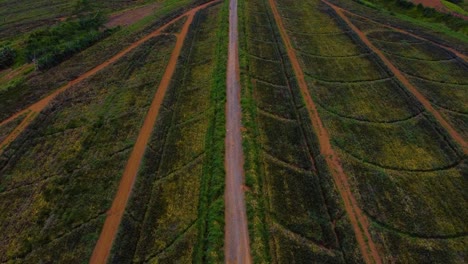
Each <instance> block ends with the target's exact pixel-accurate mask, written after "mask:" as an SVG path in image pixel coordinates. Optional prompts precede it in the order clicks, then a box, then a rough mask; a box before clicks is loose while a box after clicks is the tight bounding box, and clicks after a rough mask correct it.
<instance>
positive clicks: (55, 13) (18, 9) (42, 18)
mask: <svg viewBox="0 0 468 264" xmlns="http://www.w3.org/2000/svg"><path fill="white" fill-rule="evenodd" d="M151 2H155V1H154V0H153V1H151V0H142V1H130V0H117V1H115V0H114V1H86V0H76V1H66V0H52V1H50V0H48V1H44V0H38V1H26V0H20V1H12V0H5V1H1V2H0V17H1V18H2V19H1V21H0V28H1V29H0V39H1V40H4V39H8V38H12V37H17V36H18V34H23V33H28V32H30V31H32V30H35V29H37V28H39V27H41V26H47V25H51V24H55V23H58V22H59V21H61V20H63V19H66V18H68V17H71V16H73V15H76V13H77V12H80V10H82V11H95V10H100V11H102V12H105V13H111V12H115V11H118V10H124V9H128V8H133V7H135V6H137V5H144V4H148V3H151ZM156 2H157V1H156ZM83 9H84V10H83ZM0 42H1V41H0Z"/></svg>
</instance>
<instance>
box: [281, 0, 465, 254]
mask: <svg viewBox="0 0 468 264" xmlns="http://www.w3.org/2000/svg"><path fill="white" fill-rule="evenodd" d="M277 2H278V4H279V7H280V8H281V7H282V8H281V9H280V10H281V13H282V14H286V15H285V16H286V17H290V19H289V21H291V20H292V19H293V17H294V19H295V20H297V21H303V20H308V19H309V18H311V20H312V21H313V22H311V23H315V24H314V25H315V27H310V26H306V25H308V23H305V24H304V25H300V24H299V23H293V22H291V23H285V25H286V28H287V29H288V30H289V31H290V32H292V31H294V32H296V31H299V32H303V33H304V36H307V35H310V37H308V38H310V39H312V38H321V37H323V36H326V37H327V38H331V36H332V37H335V36H340V35H339V34H333V35H319V34H316V33H318V32H322V30H321V26H320V23H323V24H324V27H325V28H327V30H328V31H329V32H337V31H339V30H342V31H343V32H348V31H349V30H350V28H348V27H347V26H346V25H345V24H344V22H343V21H340V20H339V19H337V17H338V16H337V15H336V14H335V13H334V12H333V11H331V10H330V9H328V7H327V6H326V5H325V4H323V3H320V2H319V1H313V2H310V1H309V2H307V3H302V2H297V1H290V0H278V1H277ZM313 3H315V4H313ZM291 10H292V11H291ZM288 12H291V14H294V15H291V14H290V15H288V14H287V13H288ZM290 25H294V26H295V28H293V27H291V26H290ZM370 34H375V33H370ZM351 35H354V34H351ZM397 37H398V36H396V35H395V34H393V35H389V37H388V38H384V39H383V40H384V41H382V45H386V43H387V42H392V41H393V40H394V39H396V38H397ZM350 39H351V41H346V42H345V41H342V40H340V43H341V45H342V49H343V50H353V49H356V48H361V47H362V45H363V43H362V42H361V41H360V40H359V39H358V38H356V37H355V36H350ZM327 41H330V40H327ZM337 41H339V40H338V39H337ZM411 41H412V40H409V41H408V42H411ZM293 42H295V45H296V47H297V49H300V50H301V52H304V53H308V49H310V50H311V51H310V53H313V52H316V51H317V50H318V48H313V47H310V46H311V45H313V44H311V43H319V42H317V41H316V40H310V41H308V40H305V39H302V40H301V41H296V40H295V39H294V38H293ZM302 43H307V45H305V44H302ZM418 46H419V45H418ZM324 52H325V53H324V54H323V55H329V54H327V53H326V51H324ZM297 54H298V56H299V57H300V59H301V60H302V64H303V69H304V72H306V73H314V74H309V76H308V77H309V78H308V79H307V81H308V85H309V89H310V91H311V94H312V96H313V99H314V101H315V102H316V103H317V104H318V105H319V108H318V110H319V114H320V117H321V119H322V121H323V123H324V125H325V127H326V129H327V130H328V132H329V134H330V136H331V141H332V144H333V146H334V148H335V149H336V151H337V153H338V154H339V157H340V160H341V161H342V164H343V166H344V168H345V172H346V173H347V175H348V176H349V177H350V180H351V182H352V183H353V188H354V190H353V192H354V194H355V196H356V198H357V200H358V201H359V203H360V205H361V207H362V210H363V211H364V212H366V213H367V214H368V216H369V219H370V220H371V222H373V223H374V224H375V225H371V227H372V228H371V231H372V233H373V236H374V241H376V242H378V243H379V244H380V247H381V250H382V256H383V258H384V259H385V260H387V261H395V260H396V261H402V262H405V261H407V260H408V259H411V257H412V258H413V259H416V260H418V262H424V261H427V260H428V259H429V258H430V256H435V257H437V258H438V257H440V253H439V251H438V250H441V248H444V249H445V250H449V251H450V252H452V256H450V259H452V260H455V259H456V258H458V254H459V253H460V248H461V246H460V243H462V242H460V240H459V241H447V242H445V243H438V246H439V248H434V249H431V248H430V243H429V241H428V240H425V243H426V245H424V243H423V242H422V241H424V238H425V237H426V238H427V237H431V236H432V235H433V236H434V237H436V236H438V237H444V236H443V235H447V236H449V235H451V234H463V232H464V231H463V225H462V224H461V221H460V220H461V219H462V218H463V217H466V213H467V210H466V209H463V208H461V206H460V202H459V201H457V198H456V197H462V196H463V194H462V191H461V189H460V188H458V187H455V186H457V184H460V180H461V177H462V175H463V169H464V168H465V166H466V165H465V159H464V156H463V154H462V152H461V150H460V148H459V147H458V146H457V145H456V144H455V143H454V142H453V141H452V140H451V139H450V138H449V137H448V135H447V133H446V132H445V131H444V130H443V129H442V128H441V126H440V125H439V124H438V123H437V122H436V121H435V119H434V118H433V117H432V116H431V115H429V114H427V113H425V111H424V110H423V108H422V107H421V105H420V104H419V103H418V101H417V100H416V99H415V98H414V97H413V96H412V95H411V94H409V92H408V91H407V90H406V89H405V88H404V87H403V86H402V85H401V84H400V83H399V82H398V81H397V80H396V79H395V78H393V76H392V75H391V74H389V75H387V76H385V75H384V76H382V75H381V76H380V77H381V79H380V80H379V79H378V78H376V77H378V75H376V73H378V72H380V73H384V72H388V70H387V66H386V65H385V64H383V62H382V61H380V60H379V59H378V58H377V57H376V56H375V55H372V54H371V55H369V56H368V57H367V58H366V57H349V58H336V59H332V60H327V59H320V60H317V59H315V58H314V60H310V56H304V55H303V54H302V53H297ZM421 54H424V53H423V52H421ZM317 55H320V54H317ZM338 60H339V62H337V61H338ZM412 61H415V62H420V61H422V60H412ZM431 63H432V62H431ZM436 63H437V62H436ZM441 63H443V62H441ZM323 69H326V70H323ZM430 70H431V69H428V72H429V71H430ZM321 71H323V73H322V72H321ZM432 71H434V69H432ZM458 72H460V71H458ZM458 72H454V74H458ZM347 76H349V77H347ZM323 77H327V78H328V79H326V78H323ZM353 78H354V79H353ZM333 80H335V82H331V81H333ZM356 80H363V81H356ZM336 81H340V82H336ZM343 95H344V96H343ZM444 174H450V175H453V177H442V175H444ZM416 175H418V176H416ZM413 177H414V178H413ZM429 178H430V179H429ZM436 182H437V183H439V184H440V185H442V186H444V187H445V188H447V190H448V189H450V190H451V192H452V193H451V194H450V195H447V194H446V192H444V191H442V190H443V188H439V186H436ZM450 186H451V187H450ZM434 197H437V198H434ZM435 199H440V201H439V202H435ZM441 201H444V202H441ZM446 203H449V204H450V205H451V206H450V207H447V206H444V204H446ZM417 208H419V209H417ZM421 208H425V209H424V210H423V211H424V212H423V213H422V212H421ZM376 226H378V228H374V227H376ZM390 233H392V235H391V236H390V235H389V234H390ZM408 234H409V235H411V236H413V237H414V238H415V239H421V240H418V241H417V242H415V243H414V244H412V245H411V240H407V239H406V238H405V236H406V235H408ZM401 241H404V242H405V243H404V244H405V246H407V247H408V248H411V250H412V251H411V250H409V249H407V248H403V247H396V245H398V244H397V243H398V242H401ZM422 245H424V246H425V248H424V249H419V250H416V247H421V246H422ZM396 248H398V250H397V249H396ZM421 252H425V253H424V254H423V253H421ZM445 256H446V255H445ZM455 262H456V261H455Z"/></svg>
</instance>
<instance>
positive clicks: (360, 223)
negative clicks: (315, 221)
mask: <svg viewBox="0 0 468 264" xmlns="http://www.w3.org/2000/svg"><path fill="white" fill-rule="evenodd" d="M269 2H270V6H271V8H272V10H273V15H274V17H275V20H276V24H277V25H278V28H279V30H280V34H281V37H282V38H283V41H284V43H285V46H286V50H287V53H288V57H289V59H290V60H291V64H292V66H293V69H294V72H295V75H296V78H297V80H298V84H299V87H300V90H301V93H302V97H303V98H304V100H305V103H306V108H307V111H308V113H309V118H310V120H311V122H312V126H313V127H314V130H315V131H316V132H317V136H318V140H319V145H320V152H321V153H322V155H323V156H324V157H325V161H326V163H327V166H328V167H329V168H330V172H331V174H332V177H333V179H334V181H335V183H336V186H337V188H338V191H339V193H340V195H341V197H342V200H343V202H344V205H345V210H346V213H347V215H348V217H349V219H350V221H351V224H352V226H353V230H354V233H355V235H356V240H357V242H358V244H359V248H360V250H361V254H362V256H363V258H364V260H365V262H366V263H377V264H380V263H382V260H381V258H380V255H379V252H378V250H377V247H376V245H375V244H374V241H373V240H372V237H371V235H370V233H369V222H368V220H367V218H366V217H365V215H364V213H363V212H362V211H361V208H359V205H358V203H357V201H356V199H355V198H354V196H353V193H352V191H351V185H350V183H349V181H348V176H347V175H346V174H345V172H344V170H343V168H342V166H341V162H340V161H339V159H338V156H337V155H336V153H335V151H334V150H333V148H332V146H331V144H330V136H329V135H328V132H327V130H326V129H325V127H324V125H323V123H322V120H321V119H320V116H319V114H318V112H317V107H316V105H315V103H314V101H313V100H312V97H311V95H310V93H309V89H308V88H307V82H306V80H305V77H304V72H303V71H302V68H301V65H300V63H299V60H298V58H297V56H296V53H295V51H294V48H293V45H292V43H291V40H290V39H289V36H288V34H287V33H286V29H285V27H284V24H283V21H282V18H281V15H280V14H279V12H278V9H277V7H276V3H275V1H274V0H269Z"/></svg>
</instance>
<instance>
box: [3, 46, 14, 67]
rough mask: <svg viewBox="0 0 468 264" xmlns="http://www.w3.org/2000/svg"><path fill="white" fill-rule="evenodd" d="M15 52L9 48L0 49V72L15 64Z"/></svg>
mask: <svg viewBox="0 0 468 264" xmlns="http://www.w3.org/2000/svg"><path fill="white" fill-rule="evenodd" d="M15 56H16V52H15V50H14V49H12V48H11V47H8V46H6V47H2V48H0V70H1V69H6V68H8V67H10V66H11V65H13V63H15Z"/></svg>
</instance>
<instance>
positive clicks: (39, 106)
mask: <svg viewBox="0 0 468 264" xmlns="http://www.w3.org/2000/svg"><path fill="white" fill-rule="evenodd" d="M214 2H217V1H211V2H208V3H206V4H204V5H201V6H199V7H196V8H194V9H192V10H190V11H188V12H186V13H185V14H182V15H180V16H178V17H176V18H174V19H173V20H171V21H169V22H168V23H167V24H165V25H164V26H162V27H161V28H159V29H157V30H155V31H153V32H152V33H150V34H148V35H146V36H145V37H143V38H141V39H140V40H138V41H136V42H135V43H133V44H131V45H130V46H128V47H127V48H126V49H124V50H122V51H120V52H119V53H117V54H116V55H115V56H113V57H112V58H110V59H108V60H107V61H105V62H104V63H102V64H100V65H98V66H96V67H95V68H93V69H91V70H89V71H88V72H86V73H84V74H83V75H81V76H79V77H78V78H76V79H75V80H73V81H70V82H69V83H67V84H66V85H64V86H62V87H60V88H59V89H57V90H55V91H54V92H53V93H52V94H50V95H49V96H47V97H45V98H43V99H41V100H39V101H38V102H36V103H34V104H32V105H31V106H29V107H28V108H26V109H24V110H21V111H19V112H17V113H16V114H14V115H12V116H10V117H9V118H7V119H5V120H3V121H2V122H0V126H1V125H4V124H6V123H8V122H10V121H12V120H14V119H15V118H17V117H18V116H20V115H22V114H25V113H29V112H31V113H33V114H34V115H33V116H31V118H27V119H25V121H24V122H22V123H21V124H20V125H19V126H18V127H16V128H15V130H14V131H13V132H12V133H11V134H10V135H9V136H8V137H7V139H6V140H4V141H3V142H0V154H1V152H2V150H4V149H5V147H6V145H8V144H9V143H11V142H12V141H14V140H15V139H16V138H17V137H18V136H19V135H20V134H21V132H23V130H24V129H25V128H26V127H27V126H28V125H29V124H30V123H31V122H32V121H33V120H34V119H35V117H36V116H37V114H38V113H40V112H41V111H42V110H43V109H44V108H45V107H46V106H47V105H49V103H50V102H51V101H52V100H53V99H55V98H56V97H57V96H58V95H59V94H61V93H63V92H64V91H66V90H68V89H69V88H70V87H71V86H73V85H75V84H78V83H80V82H82V81H83V80H85V79H87V78H89V77H91V76H93V75H94V74H96V73H97V72H99V71H101V70H103V69H104V68H106V67H108V66H109V65H111V64H112V63H114V62H116V61H118V60H119V59H121V58H122V57H123V56H125V55H126V54H128V53H129V52H130V51H132V50H134V49H135V48H137V47H139V46H140V45H141V44H143V43H144V42H146V41H148V40H149V39H151V38H153V37H155V36H157V35H160V34H161V33H162V32H164V30H165V29H166V28H167V27H169V26H170V25H171V24H173V23H174V22H175V21H177V20H179V19H180V18H182V17H184V16H187V15H191V14H193V13H194V12H196V11H198V10H200V9H203V8H206V7H207V6H209V5H211V4H213V3H214Z"/></svg>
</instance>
